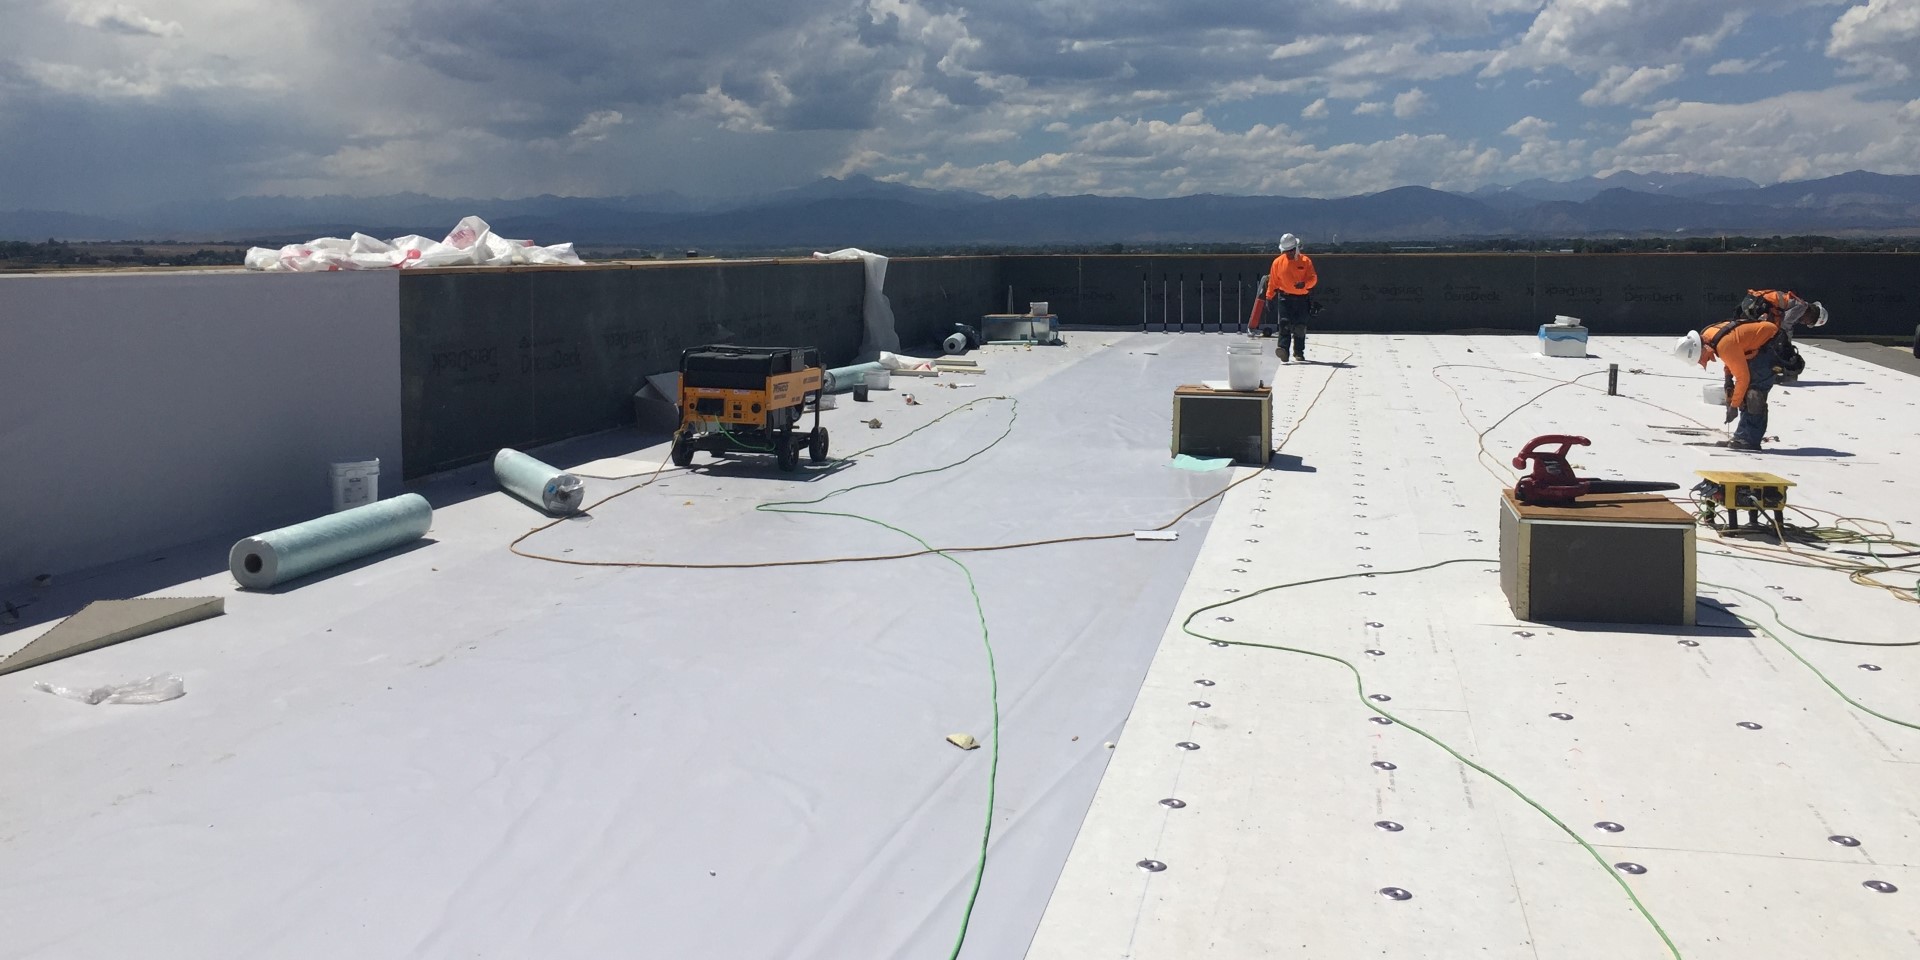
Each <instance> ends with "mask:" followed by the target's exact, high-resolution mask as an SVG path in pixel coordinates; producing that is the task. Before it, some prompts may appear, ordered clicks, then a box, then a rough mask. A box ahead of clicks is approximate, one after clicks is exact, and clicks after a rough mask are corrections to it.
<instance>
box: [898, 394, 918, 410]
mask: <svg viewBox="0 0 1920 960" xmlns="http://www.w3.org/2000/svg"><path fill="white" fill-rule="evenodd" d="M900 399H902V400H905V401H907V406H909V407H917V406H919V405H920V401H918V400H915V399H914V398H913V394H911V393H903V394H901V395H900Z"/></svg>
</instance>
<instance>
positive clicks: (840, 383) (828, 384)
mask: <svg viewBox="0 0 1920 960" xmlns="http://www.w3.org/2000/svg"><path fill="white" fill-rule="evenodd" d="M885 369H886V367H883V366H881V365H880V364H878V363H856V364H854V365H853V366H850V367H834V368H833V369H831V370H828V371H827V372H826V373H825V374H824V375H823V376H822V377H821V380H820V392H821V393H846V392H848V391H850V390H852V389H853V388H854V386H855V385H856V384H859V383H861V382H863V381H865V380H866V375H867V373H868V372H870V371H875V370H885Z"/></svg>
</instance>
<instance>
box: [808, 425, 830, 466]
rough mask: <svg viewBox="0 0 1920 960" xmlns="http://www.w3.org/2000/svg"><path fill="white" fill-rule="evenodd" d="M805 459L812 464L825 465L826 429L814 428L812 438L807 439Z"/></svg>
mask: <svg viewBox="0 0 1920 960" xmlns="http://www.w3.org/2000/svg"><path fill="white" fill-rule="evenodd" d="M807 459H808V460H812V461H813V462H814V463H825V462H826V459H827V428H826V427H814V428H813V436H811V437H809V438H807Z"/></svg>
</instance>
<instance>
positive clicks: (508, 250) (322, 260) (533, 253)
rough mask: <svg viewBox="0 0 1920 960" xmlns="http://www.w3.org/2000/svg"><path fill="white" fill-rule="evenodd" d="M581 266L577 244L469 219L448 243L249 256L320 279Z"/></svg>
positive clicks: (329, 247) (312, 247)
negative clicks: (339, 274) (366, 273)
mask: <svg viewBox="0 0 1920 960" xmlns="http://www.w3.org/2000/svg"><path fill="white" fill-rule="evenodd" d="M528 263H536V264H548V265H564V266H580V265H582V264H583V263H585V261H583V260H581V259H580V255H579V254H578V253H576V252H574V249H573V244H571V243H559V244H554V245H552V246H547V247H541V246H535V245H534V243H533V241H531V240H509V239H507V238H506V237H502V236H498V235H496V234H495V233H494V232H493V227H491V226H489V225H488V223H487V222H486V221H485V220H482V219H480V218H479V217H466V218H463V219H462V220H461V221H460V222H459V223H457V224H454V227H453V230H452V231H451V232H449V233H448V234H447V236H446V239H444V240H430V239H428V238H426V237H422V236H419V235H418V234H409V235H408V236H404V237H397V238H395V239H393V240H381V239H379V238H378V237H370V236H367V235H366V234H364V233H356V234H354V235H353V236H352V238H350V239H346V240H342V239H340V238H339V237H320V238H319V239H316V240H312V241H309V242H307V243H295V244H289V245H287V246H284V247H281V248H280V249H278V250H273V249H270V248H267V247H253V248H251V249H249V250H248V251H247V256H246V265H247V269H249V270H261V271H267V272H277V273H320V272H324V271H329V270H388V269H393V268H396V267H397V268H401V269H407V268H412V267H471V266H485V267H504V266H512V265H515V264H528Z"/></svg>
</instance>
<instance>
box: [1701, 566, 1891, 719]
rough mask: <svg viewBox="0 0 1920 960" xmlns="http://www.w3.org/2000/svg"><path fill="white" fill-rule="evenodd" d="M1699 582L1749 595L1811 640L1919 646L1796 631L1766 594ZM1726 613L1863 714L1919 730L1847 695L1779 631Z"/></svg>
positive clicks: (1861, 645) (1737, 615) (1853, 643)
mask: <svg viewBox="0 0 1920 960" xmlns="http://www.w3.org/2000/svg"><path fill="white" fill-rule="evenodd" d="M1700 585H1701V586H1705V587H1712V588H1714V589H1715V590H1727V591H1730V592H1733V593H1737V594H1740V595H1741V596H1743V597H1746V598H1748V599H1750V600H1753V601H1755V602H1757V603H1759V604H1760V605H1761V606H1763V607H1766V608H1767V609H1768V610H1769V611H1771V612H1772V613H1773V619H1774V622H1775V623H1778V624H1780V625H1781V626H1782V627H1786V629H1787V630H1788V631H1789V632H1792V633H1795V634H1799V635H1800V636H1803V637H1806V638H1807V639H1809V640H1824V641H1826V642H1828V643H1844V644H1848V645H1850V646H1859V647H1911V646H1920V643H1863V642H1861V641H1859V640H1836V639H1834V638H1832V637H1821V636H1815V635H1814V634H1811V633H1802V632H1801V631H1799V630H1795V629H1794V628H1793V627H1791V626H1788V624H1787V621H1786V620H1785V619H1784V618H1782V617H1781V616H1780V611H1779V610H1777V609H1775V608H1774V606H1773V604H1771V603H1768V602H1767V600H1766V598H1764V597H1760V596H1757V595H1755V594H1751V593H1748V592H1747V591H1745V590H1742V589H1740V588H1739V587H1729V586H1727V585H1725V584H1719V583H1708V582H1707V581H1705V580H1702V581H1700ZM1727 612H1728V613H1730V614H1733V617H1734V619H1736V620H1739V621H1740V622H1741V623H1742V624H1745V625H1746V626H1747V627H1748V628H1750V629H1754V630H1758V631H1760V632H1761V633H1764V634H1766V635H1767V636H1768V637H1771V638H1772V639H1773V642H1774V643H1777V644H1779V645H1780V647H1781V649H1783V650H1785V651H1787V653H1789V654H1791V655H1792V656H1793V658H1794V659H1795V660H1798V661H1800V665H1801V666H1803V667H1806V668H1807V669H1808V670H1811V671H1813V675H1814V676H1816V677H1819V678H1820V682H1821V683H1824V684H1826V685H1827V689H1829V690H1832V691H1833V692H1834V693H1837V694H1839V695H1840V699H1842V700H1845V701H1846V702H1847V703H1848V704H1849V705H1851V706H1852V707H1853V708H1854V709H1855V710H1858V711H1860V712H1861V713H1864V714H1866V715H1868V716H1871V717H1878V718H1880V719H1882V720H1885V721H1886V722H1888V723H1891V724H1896V725H1898V726H1902V727H1906V728H1907V729H1909V730H1920V723H1909V722H1908V721H1905V720H1902V719H1900V718H1899V717H1889V716H1887V715H1886V714H1884V713H1881V712H1880V711H1878V710H1875V709H1874V708H1872V707H1869V706H1867V705H1866V704H1864V703H1861V702H1860V701H1858V700H1855V699H1854V698H1852V697H1850V696H1848V695H1847V692H1846V691H1845V690H1842V689H1840V687H1839V686H1838V685H1837V684H1835V683H1834V682H1833V681H1832V680H1830V679H1828V678H1827V675H1826V674H1825V673H1822V672H1820V668H1819V667H1816V666H1814V665H1813V664H1812V663H1810V662H1808V660H1807V658H1806V657H1803V656H1801V655H1800V651H1798V650H1795V649H1794V648H1793V644H1790V643H1788V642H1787V641H1785V640H1783V639H1781V638H1780V635H1779V634H1777V633H1774V632H1773V631H1772V630H1769V629H1767V628H1766V626H1765V625H1764V624H1762V623H1761V622H1760V621H1758V620H1752V619H1749V618H1747V617H1743V616H1741V615H1739V614H1737V613H1733V611H1731V610H1729V611H1727Z"/></svg>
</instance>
